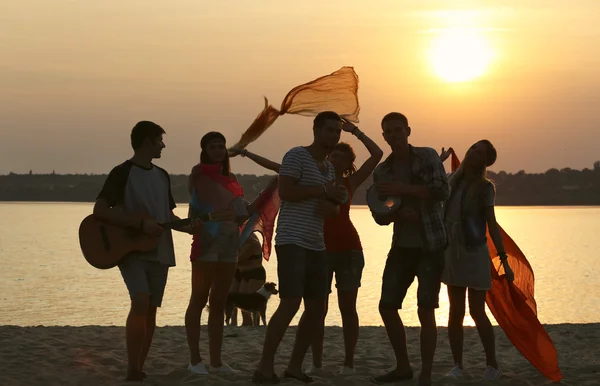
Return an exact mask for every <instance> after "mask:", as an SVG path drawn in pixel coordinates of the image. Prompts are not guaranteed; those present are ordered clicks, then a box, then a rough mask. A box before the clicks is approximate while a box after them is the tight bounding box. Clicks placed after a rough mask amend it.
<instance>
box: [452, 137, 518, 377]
mask: <svg viewBox="0 0 600 386" xmlns="http://www.w3.org/2000/svg"><path fill="white" fill-rule="evenodd" d="M448 155H449V153H448V152H442V159H444V158H447V156H448ZM496 156H497V153H496V149H495V148H494V146H493V145H492V144H491V142H490V141H488V140H481V141H479V142H476V143H475V144H474V145H473V146H471V147H470V148H469V150H468V151H467V154H466V155H465V159H464V160H463V162H462V164H461V165H460V167H459V168H458V170H456V172H454V173H453V174H451V175H450V176H449V183H450V186H451V194H450V198H449V199H448V201H447V202H446V205H445V223H446V229H447V231H448V239H449V245H448V248H447V249H446V252H445V264H444V271H443V274H442V282H443V283H445V284H446V285H447V286H448V298H449V301H450V313H449V320H448V336H449V340H450V348H451V350H452V357H453V359H454V363H455V366H454V367H453V368H452V370H451V371H450V372H449V373H448V376H450V377H454V378H459V377H461V376H462V372H463V362H462V352H463V320H464V317H465V302H466V294H467V289H468V294H469V312H470V314H471V317H472V318H473V320H474V321H475V325H476V326H477V331H478V332H479V336H480V338H481V343H482V344H483V348H484V350H485V355H486V361H487V368H486V370H485V372H484V376H483V379H484V380H495V379H499V378H500V376H501V374H502V371H501V370H500V367H499V366H498V362H497V361H496V349H495V338H494V330H493V329H492V324H491V322H490V320H489V318H488V316H487V315H486V312H485V297H486V292H487V291H488V290H489V289H490V288H491V285H492V278H491V261H490V252H489V249H488V247H487V240H486V227H487V228H489V231H490V236H491V237H492V241H493V242H494V245H495V247H496V250H497V251H498V255H499V256H500V261H501V263H502V265H503V266H504V271H505V273H506V278H507V279H508V280H509V281H511V282H512V281H513V280H514V273H513V271H512V269H511V268H510V266H509V265H508V260H507V255H506V253H505V251H504V246H503V244H502V237H501V236H500V229H499V227H498V224H497V223H496V215H495V211H494V201H495V195H496V190H495V187H494V184H493V183H492V182H491V181H490V180H488V179H487V177H486V175H487V168H488V167H489V166H491V165H493V164H494V162H496Z"/></svg>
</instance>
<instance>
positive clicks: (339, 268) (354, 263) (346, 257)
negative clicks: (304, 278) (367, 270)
mask: <svg viewBox="0 0 600 386" xmlns="http://www.w3.org/2000/svg"><path fill="white" fill-rule="evenodd" d="M327 265H328V267H327V268H328V275H329V293H331V284H332V283H333V275H334V274H335V287H336V288H337V289H338V291H355V290H357V289H359V288H360V279H361V278H362V271H363V268H364V267H365V257H364V255H363V251H361V250H352V251H344V252H327Z"/></svg>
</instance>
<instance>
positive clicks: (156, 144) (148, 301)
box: [94, 121, 202, 381]
mask: <svg viewBox="0 0 600 386" xmlns="http://www.w3.org/2000/svg"><path fill="white" fill-rule="evenodd" d="M163 134H165V131H164V130H163V128H162V127H160V126H159V125H157V124H156V123H153V122H150V121H141V122H138V123H137V124H136V125H135V127H134V128H133V130H132V131H131V146H132V147H133V150H134V155H133V157H132V158H131V159H129V160H127V161H125V162H123V163H122V164H120V165H118V166H116V167H115V168H113V169H112V171H111V172H110V174H109V175H108V178H107V179H106V181H105V183H104V186H103V188H102V191H101V192H100V194H99V195H98V197H97V199H96V204H95V206H94V216H95V217H96V218H97V219H98V220H101V221H105V222H107V223H112V224H115V225H118V226H121V227H125V228H130V229H135V230H138V231H141V232H143V233H144V234H146V235H148V236H152V237H154V238H156V239H157V248H156V249H154V250H151V251H148V252H135V253H131V254H128V255H127V256H126V257H125V258H124V259H122V260H121V261H120V262H119V264H118V266H119V270H120V271H121V275H122V276H123V280H124V281H125V284H126V286H127V289H128V291H129V295H130V297H131V309H130V311H129V316H128V317H127V323H126V343H127V357H128V370H127V378H126V380H127V381H141V380H142V379H143V378H144V377H145V374H144V373H143V371H142V368H143V365H144V361H145V360H146V356H147V355H148V350H149V349H150V344H151V342H152V336H153V334H154V328H155V325H156V310H157V307H160V306H161V303H162V298H163V294H164V290H165V286H166V284H167V275H168V271H169V268H170V267H173V266H175V252H174V248H173V236H172V233H171V230H170V229H168V228H164V227H161V226H160V225H159V224H161V223H167V222H170V221H175V220H179V218H178V217H177V216H175V214H174V213H173V209H174V208H175V201H174V199H173V196H172V194H171V184H170V178H169V174H168V173H167V172H166V171H165V170H164V169H162V168H160V167H158V166H156V165H154V164H153V163H152V160H153V159H156V158H160V157H161V152H162V150H163V149H164V148H165V144H164V142H163ZM140 213H144V214H145V215H147V217H145V218H143V219H141V218H140V216H139V214H140ZM134 214H138V216H135V215H134ZM201 227H202V222H201V221H200V220H192V221H191V225H187V226H185V227H178V228H175V229H176V230H179V231H182V232H187V233H193V232H194V231H196V230H198V228H201Z"/></svg>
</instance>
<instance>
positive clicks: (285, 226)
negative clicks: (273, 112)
mask: <svg viewBox="0 0 600 386" xmlns="http://www.w3.org/2000/svg"><path fill="white" fill-rule="evenodd" d="M325 162H326V163H327V172H325V173H324V172H322V171H321V170H320V169H319V167H318V166H317V163H316V161H315V159H314V158H313V156H312V155H311V154H310V152H309V151H308V150H307V149H306V148H304V147H295V148H293V149H291V150H290V151H288V152H287V153H286V154H285V156H284V157H283V161H282V162H281V167H280V169H279V175H280V176H289V177H292V178H295V179H297V180H298V184H299V185H300V186H321V185H324V184H327V183H328V182H330V181H334V180H335V171H334V169H333V165H332V164H331V163H330V162H329V161H325ZM319 201H320V199H318V198H313V199H310V200H306V201H301V202H289V201H283V200H282V201H281V209H280V210H279V219H278V221H277V234H276V236H275V244H276V245H285V244H295V245H298V246H300V247H302V248H306V249H310V250H313V251H324V250H325V237H324V234H323V221H324V220H323V217H322V216H320V215H318V214H317V213H316V211H317V205H318V204H319Z"/></svg>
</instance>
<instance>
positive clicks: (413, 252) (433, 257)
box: [379, 247, 444, 309]
mask: <svg viewBox="0 0 600 386" xmlns="http://www.w3.org/2000/svg"><path fill="white" fill-rule="evenodd" d="M443 270H444V251H436V252H429V251H425V250H423V249H422V248H402V247H392V249H391V250H390V253H389V254H388V258H387V261H386V263H385V269H384V271H383V283H382V285H381V300H380V302H379V307H380V308H384V309H401V308H402V302H403V301H404V298H405V297H406V292H407V291H408V288H409V287H410V286H411V284H412V282H413V281H414V280H415V277H417V278H418V280H419V287H418V289H417V305H418V307H419V308H423V309H435V308H439V298H440V287H441V279H442V271H443Z"/></svg>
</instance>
